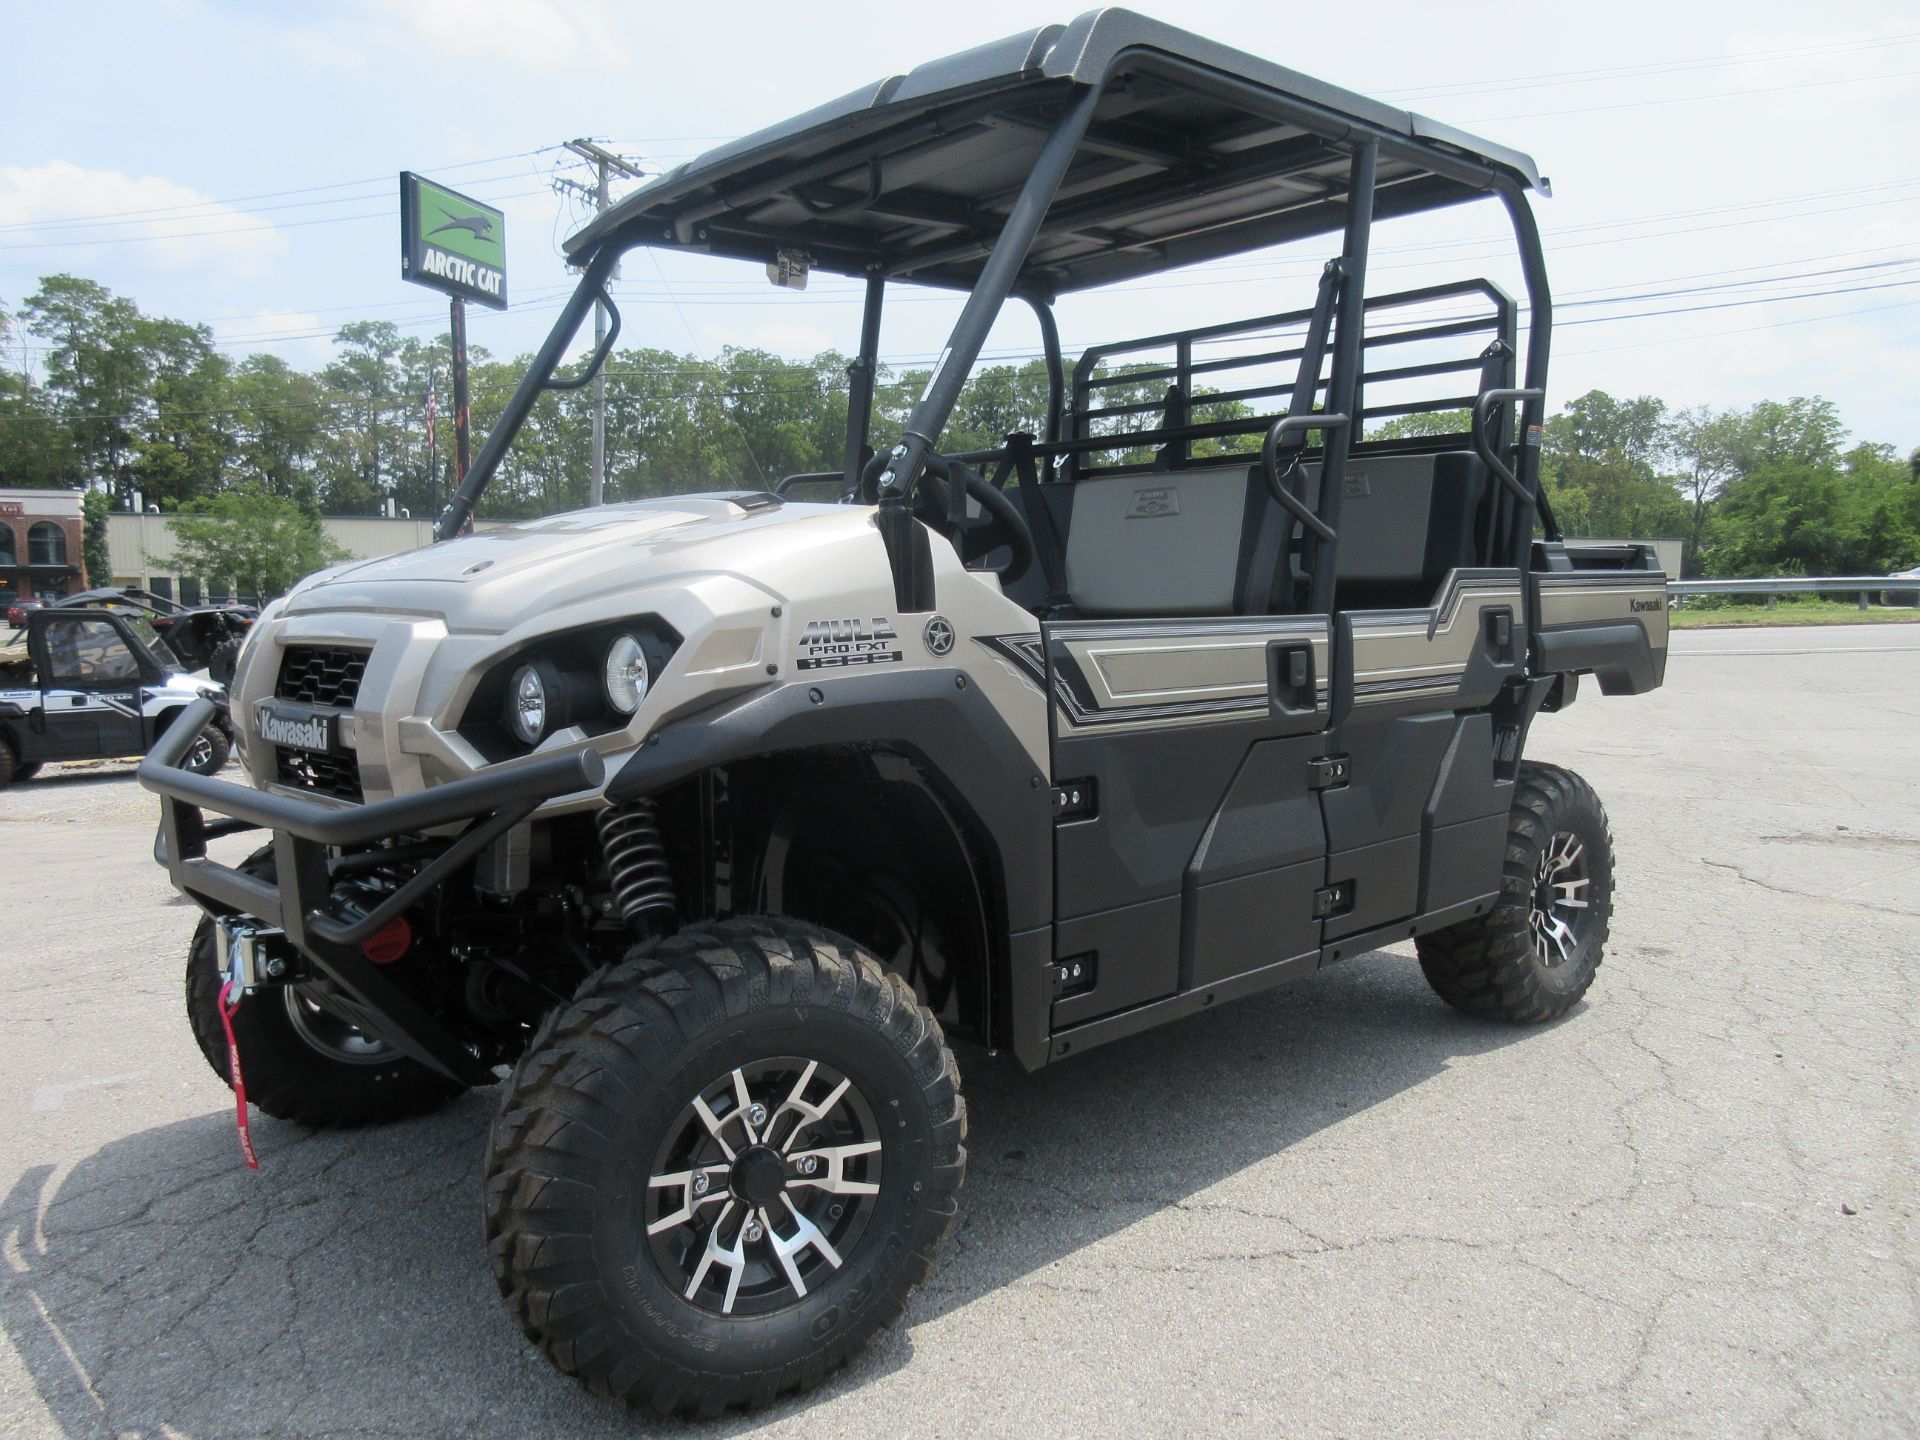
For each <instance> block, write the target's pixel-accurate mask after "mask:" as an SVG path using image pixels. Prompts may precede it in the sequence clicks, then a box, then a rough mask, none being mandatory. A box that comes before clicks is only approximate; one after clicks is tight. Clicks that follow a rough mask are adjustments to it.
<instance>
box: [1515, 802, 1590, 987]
mask: <svg viewBox="0 0 1920 1440" xmlns="http://www.w3.org/2000/svg"><path fill="white" fill-rule="evenodd" d="M1591 883H1592V881H1591V877H1589V876H1588V874H1587V847H1586V846H1585V845H1583V844H1582V843H1581V841H1580V837H1579V836H1578V835H1575V834H1574V833H1573V832H1572V831H1571V830H1559V831H1556V832H1555V833H1554V836H1553V838H1552V839H1551V840H1549V841H1548V842H1547V844H1546V847H1545V848H1544V849H1542V850H1541V852H1540V863H1539V865H1537V866H1536V867H1535V869H1534V876H1533V909H1532V910H1531V911H1530V912H1529V914H1528V920H1527V923H1528V924H1529V925H1530V926H1531V927H1532V929H1533V951H1534V954H1535V955H1537V956H1539V958H1540V963H1541V964H1543V965H1566V964H1569V963H1571V961H1572V960H1573V958H1574V952H1575V950H1576V949H1577V948H1578V946H1579V943H1580V926H1581V924H1582V923H1583V922H1584V920H1585V918H1586V912H1587V911H1590V910H1591V909H1592V908H1593V907H1592V905H1591V904H1590V903H1589V902H1588V900H1587V889H1588V886H1589V885H1590V884H1591Z"/></svg>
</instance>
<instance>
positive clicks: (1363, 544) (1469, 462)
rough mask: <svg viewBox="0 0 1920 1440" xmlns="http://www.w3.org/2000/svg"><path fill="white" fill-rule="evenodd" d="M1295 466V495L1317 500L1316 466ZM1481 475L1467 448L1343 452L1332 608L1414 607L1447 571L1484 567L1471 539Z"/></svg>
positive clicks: (1477, 526)
mask: <svg viewBox="0 0 1920 1440" xmlns="http://www.w3.org/2000/svg"><path fill="white" fill-rule="evenodd" d="M1302 468H1303V469H1304V470H1305V472H1306V475H1305V478H1304V480H1303V481H1302V482H1301V490H1302V496H1303V498H1304V499H1305V500H1306V501H1307V502H1308V503H1309V504H1312V505H1317V504H1318V502H1319V495H1320V467H1319V465H1317V464H1312V465H1306V466H1303V467H1302ZM1489 478H1490V477H1489V476H1488V474H1487V467H1486V466H1485V465H1484V464H1482V463H1481V461H1480V458H1479V457H1478V456H1477V455H1474V454H1473V453H1472V452H1471V451H1467V450H1453V451H1447V452H1443V453H1441V454H1438V455H1368V454H1365V453H1362V454H1358V455H1354V456H1352V457H1350V458H1349V459H1348V461H1347V473H1346V480H1345V482H1344V485H1343V488H1342V491H1341V496H1340V523H1339V526H1338V529H1339V532H1340V543H1339V549H1338V558H1337V560H1336V561H1335V564H1336V567H1337V568H1336V571H1335V576H1334V607H1335V608H1336V609H1338V610H1404V609H1418V608H1421V607H1423V606H1427V605H1431V604H1432V603H1433V598H1434V596H1435V595H1436V594H1437V593H1438V591H1439V588H1440V585H1441V583H1442V582H1443V581H1445V579H1446V578H1447V572H1448V571H1449V570H1453V569H1467V568H1471V567H1473V566H1476V565H1481V564H1484V563H1485V561H1484V560H1483V559H1482V558H1481V556H1480V541H1479V537H1480V536H1481V535H1483V534H1484V533H1485V529H1486V507H1487V505H1488V503H1489V501H1490V498H1491V489H1490V486H1489V484H1488V481H1489Z"/></svg>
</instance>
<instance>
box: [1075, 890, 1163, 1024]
mask: <svg viewBox="0 0 1920 1440" xmlns="http://www.w3.org/2000/svg"><path fill="white" fill-rule="evenodd" d="M1053 948H1054V954H1055V955H1056V956H1059V957H1062V958H1065V957H1069V956H1078V955H1091V956H1092V957H1093V964H1094V972H1095V975H1096V976H1097V983H1096V984H1095V985H1094V987H1093V988H1092V989H1090V990H1088V991H1086V992H1085V993H1084V994H1080V995H1069V996H1066V997H1065V998H1063V999H1060V1000H1056V1001H1054V1002H1053V1015H1052V1020H1053V1028H1054V1029H1056V1030H1058V1029H1061V1028H1063V1027H1065V1026H1068V1025H1075V1024H1078V1023H1079V1022H1081V1021H1082V1020H1088V1019H1091V1018H1093V1017H1094V1016H1095V1015H1103V1014H1105V1013H1107V1012H1108V1011H1110V1010H1124V1009H1127V1008H1128V1007H1130V1006H1134V1005H1140V1004H1143V1003H1145V1002H1146V1001H1148V1000H1158V999H1159V998H1160V997H1161V996H1163V995H1171V994H1172V993H1173V992H1174V990H1175V988H1176V987H1177V986H1178V984H1179V978H1180V977H1179V964H1180V897H1179V896H1177V895H1173V896H1168V897H1167V898H1165V899H1161V900H1149V901H1147V902H1146V903H1144V904H1141V905H1129V906H1126V907H1125V908H1124V909H1120V910H1108V911H1104V912H1103V913H1101V914H1099V915H1088V916H1085V917H1083V918H1081V919H1078V920H1062V921H1061V922H1060V923H1059V924H1058V925H1057V926H1055V927H1054V942H1053Z"/></svg>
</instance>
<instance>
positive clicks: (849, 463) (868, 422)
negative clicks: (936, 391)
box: [774, 162, 887, 496]
mask: <svg viewBox="0 0 1920 1440" xmlns="http://www.w3.org/2000/svg"><path fill="white" fill-rule="evenodd" d="M875 165H876V174H877V173H878V168H877V167H878V162H875ZM886 295H887V277H886V276H885V275H884V274H882V273H881V272H879V271H874V272H873V273H872V274H870V275H868V276H867V293H866V297H865V300H864V302H863V303H862V305H861V307H860V353H859V354H858V355H856V356H855V357H854V361H853V363H852V364H851V365H849V366H848V367H847V448H846V453H845V455H844V457H843V458H842V462H841V466H840V472H841V473H840V478H841V482H842V488H841V494H842V495H843V496H851V495H853V494H854V493H855V492H857V491H858V490H859V488H860V470H861V468H862V467H863V466H864V465H865V464H866V463H867V455H866V450H867V433H868V431H869V430H870V429H871V427H872V425H873V387H874V384H875V382H876V381H877V379H878V378H879V370H880V309H881V306H882V304H883V303H884V302H885V300H886ZM781 483H782V484H785V483H786V482H785V481H782V482H781ZM774 493H775V494H776V495H777V494H779V493H780V491H779V489H778V488H776V489H775V490H774Z"/></svg>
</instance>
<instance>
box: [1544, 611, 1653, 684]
mask: <svg viewBox="0 0 1920 1440" xmlns="http://www.w3.org/2000/svg"><path fill="white" fill-rule="evenodd" d="M1533 645H1534V649H1533V653H1534V659H1535V661H1536V663H1537V664H1538V665H1539V667H1540V669H1542V670H1545V671H1549V672H1552V671H1562V672H1566V671H1581V670H1590V671H1592V672H1593V678H1594V679H1595V680H1597V681H1598V682H1599V684H1600V693H1601V694H1602V695H1644V694H1645V693H1646V692H1647V691H1649V690H1657V689H1658V688H1659V687H1660V685H1661V684H1662V683H1663V682H1664V681H1665V680H1666V678H1667V652H1666V650H1665V649H1655V648H1654V646H1653V642H1652V641H1651V640H1649V639H1648V637H1647V631H1646V627H1645V626H1644V625H1642V624H1641V623H1640V622H1639V621H1638V620H1607V621H1601V622H1598V623H1595V624H1592V625H1569V626H1565V627H1562V628H1558V629H1553V630H1542V631H1541V632H1540V633H1539V634H1538V635H1536V636H1535V637H1534V642H1533Z"/></svg>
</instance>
